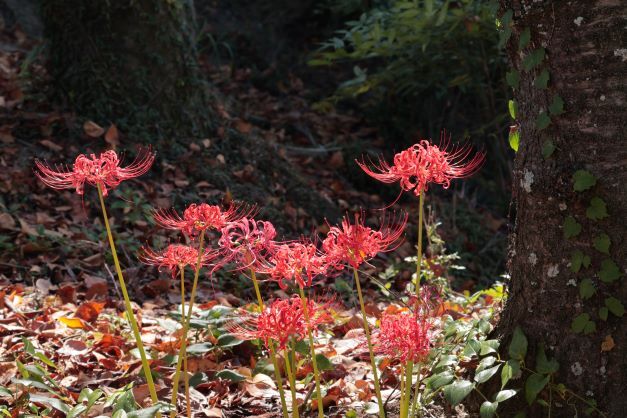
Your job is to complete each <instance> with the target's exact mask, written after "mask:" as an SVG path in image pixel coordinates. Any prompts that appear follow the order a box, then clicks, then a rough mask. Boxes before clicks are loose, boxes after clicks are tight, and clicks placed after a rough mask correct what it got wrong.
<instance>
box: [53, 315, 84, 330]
mask: <svg viewBox="0 0 627 418" xmlns="http://www.w3.org/2000/svg"><path fill="white" fill-rule="evenodd" d="M59 322H61V323H62V324H64V325H65V326H67V327H70V328H79V329H85V328H87V326H86V324H85V322H83V320H82V319H80V318H68V317H67V316H62V317H61V318H59Z"/></svg>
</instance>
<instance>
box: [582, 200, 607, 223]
mask: <svg viewBox="0 0 627 418" xmlns="http://www.w3.org/2000/svg"><path fill="white" fill-rule="evenodd" d="M586 216H587V217H588V218H589V219H592V220H593V221H598V220H599V219H603V218H606V217H607V216H608V215H607V206H606V205H605V202H604V201H603V199H601V198H600V197H593V198H592V199H590V206H588V209H586Z"/></svg>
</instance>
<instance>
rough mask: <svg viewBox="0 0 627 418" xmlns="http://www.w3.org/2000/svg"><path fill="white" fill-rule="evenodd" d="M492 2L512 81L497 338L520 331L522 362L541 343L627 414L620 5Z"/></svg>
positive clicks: (566, 370)
mask: <svg viewBox="0 0 627 418" xmlns="http://www.w3.org/2000/svg"><path fill="white" fill-rule="evenodd" d="M500 5H501V10H500V16H504V17H502V18H501V20H502V22H503V29H504V30H505V31H507V30H508V28H510V29H511V32H512V35H511V37H510V38H509V41H508V43H507V50H508V55H509V58H510V60H511V63H512V67H513V68H512V70H515V71H517V72H518V74H519V76H520V81H519V83H518V85H517V86H516V87H514V90H513V91H514V98H515V100H516V102H517V108H518V110H517V115H516V118H517V122H518V124H519V127H520V146H519V149H518V153H517V155H516V162H515V171H514V184H513V190H514V192H513V194H514V197H513V198H514V203H513V205H514V206H515V209H516V222H515V226H514V231H513V234H512V236H511V247H510V272H511V280H510V286H509V292H510V295H509V300H508V302H507V304H506V306H505V309H504V311H503V313H502V317H501V321H500V323H499V325H498V327H497V329H496V333H497V335H500V336H501V337H502V338H503V341H504V343H503V344H502V346H504V347H507V344H506V343H507V342H508V341H509V340H510V338H511V335H512V332H513V330H514V329H515V327H516V326H520V328H521V329H522V331H523V332H524V334H525V335H526V336H527V338H528V341H529V351H528V352H527V357H526V366H527V367H528V368H529V369H532V370H534V369H535V368H536V367H537V363H536V357H535V354H536V353H537V347H538V345H540V344H543V345H544V347H545V349H546V351H547V355H548V356H549V357H554V358H555V359H556V360H557V361H558V362H559V371H558V373H557V374H556V375H555V376H554V381H555V382H561V383H564V384H565V385H566V387H567V388H569V389H571V390H572V391H573V392H575V393H577V394H578V395H580V396H582V397H585V398H591V399H594V400H595V401H596V403H597V405H598V407H599V409H600V410H601V411H603V412H604V413H605V414H607V416H611V417H622V416H625V411H627V398H626V397H625V396H624V394H623V392H624V388H625V384H626V382H627V380H626V377H627V376H626V375H627V367H626V364H625V358H626V357H625V346H626V345H627V333H626V328H625V321H624V319H623V318H621V316H622V309H621V307H620V306H621V303H622V305H624V304H625V303H626V300H627V288H626V286H625V283H624V280H623V277H622V276H624V272H625V267H626V265H625V261H626V257H625V255H626V254H625V220H626V219H627V213H626V210H625V201H626V197H627V196H626V191H625V184H626V183H627V174H626V170H625V167H626V163H627V148H626V147H625V120H624V118H625V114H626V113H627V112H626V111H627V105H626V103H627V97H626V92H625V89H624V77H625V74H626V73H627V68H626V65H625V61H627V49H625V47H626V46H627V37H626V33H627V32H625V30H624V27H625V17H626V14H627V10H626V7H625V3H624V2H622V1H620V0H602V1H590V0H570V1H566V0H560V1H553V2H547V1H521V0H501V1H500ZM509 11H511V12H513V14H512V16H513V18H512V19H511V23H509V22H508V16H507V15H508V13H509ZM527 31H528V32H527ZM529 35H530V36H529ZM541 48H544V51H545V54H544V55H543V54H542V49H541ZM545 70H546V71H547V72H546V73H544V71H545ZM513 75H514V76H513V77H511V76H510V77H511V79H510V81H512V84H516V82H515V78H516V77H515V74H514V73H513ZM547 75H548V76H549V78H548V83H546V87H545V81H546V76H547ZM557 96H559V97H561V98H562V99H563V102H564V106H563V113H562V112H561V109H560V100H559V99H556V97H557ZM547 118H548V119H547ZM547 123H549V124H548V126H547ZM580 170H583V171H580ZM593 183H594V184H593ZM603 203H604V204H605V205H604V204H603ZM603 206H606V208H607V215H608V216H604V210H603ZM608 243H609V249H608V248H607V246H608ZM587 257H589V258H590V263H589V265H588V262H587ZM582 264H583V265H582ZM615 267H617V268H615ZM590 285H592V286H590ZM617 302H618V303H617ZM607 307H609V314H608V310H606V309H603V308H607ZM582 314H587V315H589V319H587V317H586V316H585V315H583V316H582ZM606 315H607V318H605V316H606ZM576 318H577V320H575V319H576ZM604 318H605V319H604ZM506 352H507V350H505V353H506ZM527 375H528V374H527V373H525V374H523V378H526V377H527ZM517 382H518V383H516V384H517V387H519V388H521V387H524V384H523V383H522V381H521V380H519V381H517ZM523 392H524V391H523ZM539 397H540V398H542V399H544V400H545V401H547V402H549V399H551V400H552V409H551V413H552V415H551V416H556V417H559V416H568V417H572V416H573V415H574V409H573V406H572V405H569V403H572V404H574V405H575V406H576V407H577V409H578V410H579V414H580V415H581V414H582V411H583V410H585V409H586V408H585V405H584V404H583V403H582V402H580V401H576V400H574V399H572V398H571V399H570V401H567V400H565V399H562V398H561V397H560V396H559V395H558V394H556V393H555V391H554V392H553V393H552V398H549V394H548V390H547V389H546V388H545V390H544V391H543V392H542V393H541V394H540V395H539ZM516 398H518V399H523V401H522V402H518V404H517V403H516V401H511V402H510V401H508V402H507V403H504V404H503V408H508V407H509V409H510V411H509V412H512V411H515V410H517V409H519V408H526V403H525V402H524V395H523V396H520V395H519V396H517V397H516ZM530 408H531V413H528V414H527V416H532V417H536V416H547V413H548V411H547V410H546V409H543V408H545V407H542V406H540V405H538V404H537V403H535V404H533V405H532V406H531V407H530ZM499 412H501V409H500V408H499ZM503 414H504V415H503ZM593 415H595V413H593ZM501 416H513V413H512V414H511V415H508V414H507V413H506V412H505V413H502V414H501Z"/></svg>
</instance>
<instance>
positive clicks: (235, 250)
mask: <svg viewBox="0 0 627 418" xmlns="http://www.w3.org/2000/svg"><path fill="white" fill-rule="evenodd" d="M221 232H222V236H221V237H220V239H219V240H218V246H219V247H220V250H219V251H220V254H221V256H222V260H221V261H220V263H219V264H220V266H222V265H225V264H229V263H233V264H235V266H236V268H235V270H246V269H249V268H252V269H255V270H256V269H257V268H261V266H264V265H267V263H268V258H269V257H270V256H271V255H272V254H273V253H274V251H275V249H276V247H277V245H278V244H277V242H276V241H275V240H274V239H275V238H276V230H275V229H274V225H272V223H271V222H268V221H256V220H255V219H253V218H248V217H243V218H241V219H239V220H237V221H234V222H228V223H227V224H226V226H224V228H222V230H221Z"/></svg>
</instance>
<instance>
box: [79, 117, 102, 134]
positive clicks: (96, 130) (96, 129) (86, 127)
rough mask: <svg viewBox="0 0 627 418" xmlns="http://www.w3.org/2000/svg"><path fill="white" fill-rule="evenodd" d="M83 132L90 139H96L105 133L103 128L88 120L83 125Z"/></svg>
mask: <svg viewBox="0 0 627 418" xmlns="http://www.w3.org/2000/svg"><path fill="white" fill-rule="evenodd" d="M83 131H85V133H86V134H87V136H90V137H92V138H98V137H99V136H102V134H103V133H104V132H105V130H104V128H103V127H102V126H100V125H98V124H96V123H95V122H92V121H90V120H88V121H87V122H85V123H84V124H83Z"/></svg>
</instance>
